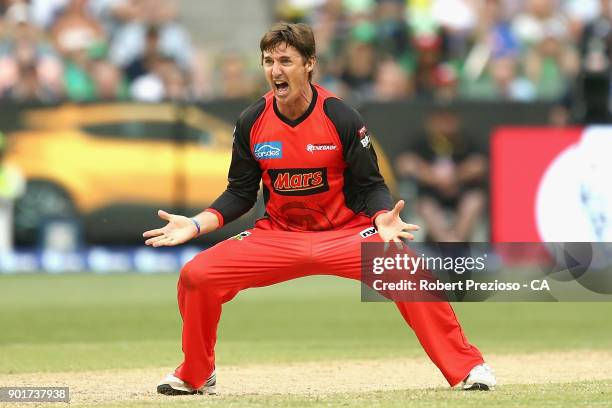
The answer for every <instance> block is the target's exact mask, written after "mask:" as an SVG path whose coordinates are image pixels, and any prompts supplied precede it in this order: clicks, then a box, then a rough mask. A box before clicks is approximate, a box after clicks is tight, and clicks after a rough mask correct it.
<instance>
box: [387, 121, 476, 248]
mask: <svg viewBox="0 0 612 408" xmlns="http://www.w3.org/2000/svg"><path fill="white" fill-rule="evenodd" d="M397 170H398V173H399V174H400V175H401V176H403V177H408V178H411V179H412V180H414V182H415V183H416V185H417V188H418V199H417V206H416V210H417V213H418V214H419V216H420V217H422V219H423V221H424V223H425V227H426V229H427V240H428V241H433V242H460V241H469V240H470V237H471V234H472V232H473V231H474V227H475V225H476V223H477V221H478V220H479V218H480V217H481V215H482V212H483V210H484V205H485V195H484V191H483V190H484V187H483V186H484V180H485V177H486V162H485V159H484V157H483V156H482V155H481V154H479V153H477V152H476V151H475V150H474V149H473V148H472V147H471V146H470V144H469V141H468V140H467V139H466V138H464V137H463V134H462V133H461V130H460V127H459V118H458V117H457V116H456V115H455V114H454V113H452V112H450V111H448V110H446V109H440V110H437V111H435V112H433V113H432V114H431V115H430V116H429V118H428V120H427V126H426V135H425V136H423V137H420V138H419V139H418V140H417V141H416V143H415V144H414V146H412V148H411V149H410V150H409V151H407V152H405V153H403V154H401V155H400V156H399V157H398V160H397Z"/></svg>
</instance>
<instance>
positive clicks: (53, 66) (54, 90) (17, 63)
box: [0, 2, 62, 102]
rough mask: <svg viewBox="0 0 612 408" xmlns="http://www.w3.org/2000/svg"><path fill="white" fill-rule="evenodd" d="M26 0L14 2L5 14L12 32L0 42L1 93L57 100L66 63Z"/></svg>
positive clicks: (10, 97) (12, 97)
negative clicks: (35, 22)
mask: <svg viewBox="0 0 612 408" xmlns="http://www.w3.org/2000/svg"><path fill="white" fill-rule="evenodd" d="M29 15H30V9H29V7H28V5H27V4H26V3H22V2H14V3H13V4H12V5H11V6H10V7H9V8H8V9H7V12H6V15H5V21H4V23H5V28H6V31H7V33H8V35H6V36H5V38H4V39H3V40H2V41H1V42H0V95H2V97H3V98H9V99H14V100H18V101H41V102H55V101H57V100H58V99H59V98H60V96H61V95H62V80H61V75H62V66H61V61H60V60H59V59H58V57H57V56H56V54H55V52H54V51H53V49H52V47H51V46H50V45H49V44H47V43H46V42H45V41H44V39H43V36H42V34H41V33H40V32H39V31H38V30H37V29H36V27H34V26H33V25H32V24H31V23H30V20H29Z"/></svg>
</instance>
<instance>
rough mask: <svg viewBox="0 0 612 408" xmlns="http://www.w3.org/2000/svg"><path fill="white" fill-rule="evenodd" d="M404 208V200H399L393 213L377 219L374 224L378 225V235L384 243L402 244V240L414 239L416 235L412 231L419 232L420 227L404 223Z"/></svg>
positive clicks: (390, 212) (382, 215)
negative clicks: (401, 215)
mask: <svg viewBox="0 0 612 408" xmlns="http://www.w3.org/2000/svg"><path fill="white" fill-rule="evenodd" d="M403 208H404V200H399V201H398V202H397V204H395V207H393V209H392V210H391V211H389V212H387V213H384V214H381V215H379V216H378V217H376V220H375V221H374V223H375V224H376V229H378V235H380V237H381V238H382V240H383V241H384V242H389V241H393V242H398V243H401V242H402V241H401V238H405V239H409V240H413V239H414V235H412V234H411V233H410V231H418V230H419V226H418V225H414V224H406V223H405V222H404V221H402V219H401V218H400V212H401V211H402V209H403Z"/></svg>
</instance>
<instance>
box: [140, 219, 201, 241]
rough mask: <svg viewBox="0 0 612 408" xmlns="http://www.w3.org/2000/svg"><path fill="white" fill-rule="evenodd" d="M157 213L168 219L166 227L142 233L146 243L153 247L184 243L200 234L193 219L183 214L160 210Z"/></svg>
mask: <svg viewBox="0 0 612 408" xmlns="http://www.w3.org/2000/svg"><path fill="white" fill-rule="evenodd" d="M157 215H159V217H160V218H161V219H163V220H166V221H168V224H166V226H165V227H163V228H159V229H154V230H149V231H146V232H145V233H143V234H142V236H143V237H144V238H149V239H147V240H146V241H145V244H146V245H151V246H153V247H160V246H175V245H180V244H183V243H185V242H187V241H189V240H191V239H193V238H196V237H197V236H198V229H197V227H196V226H195V224H194V223H193V221H192V220H191V219H189V218H187V217H185V216H183V215H176V214H170V213H167V212H165V211H164V210H159V211H158V212H157Z"/></svg>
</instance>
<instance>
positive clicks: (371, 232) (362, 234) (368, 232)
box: [359, 227, 378, 238]
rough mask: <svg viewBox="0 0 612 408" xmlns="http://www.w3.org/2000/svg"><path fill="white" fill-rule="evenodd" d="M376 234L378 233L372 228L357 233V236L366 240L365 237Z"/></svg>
mask: <svg viewBox="0 0 612 408" xmlns="http://www.w3.org/2000/svg"><path fill="white" fill-rule="evenodd" d="M377 232H378V231H377V230H376V228H374V227H370V228H366V229H364V230H363V231H361V232H360V233H359V236H360V237H361V238H367V237H370V236H372V235H374V234H376V233H377Z"/></svg>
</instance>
